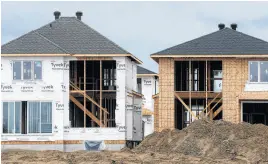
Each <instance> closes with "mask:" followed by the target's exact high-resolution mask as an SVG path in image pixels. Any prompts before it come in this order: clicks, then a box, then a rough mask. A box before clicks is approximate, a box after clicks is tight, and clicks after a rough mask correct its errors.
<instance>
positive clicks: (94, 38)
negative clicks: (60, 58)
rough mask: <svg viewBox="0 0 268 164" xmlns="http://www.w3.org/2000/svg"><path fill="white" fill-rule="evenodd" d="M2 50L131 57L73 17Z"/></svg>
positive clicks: (10, 52) (11, 42)
mask: <svg viewBox="0 0 268 164" xmlns="http://www.w3.org/2000/svg"><path fill="white" fill-rule="evenodd" d="M1 50H2V54H130V53H129V52H127V51H126V50H124V49H123V48H121V47H119V46H118V45H117V44H115V43H114V42H112V41H111V40H109V39H108V38H106V37H105V36H103V35H101V34H100V33H98V32H97V31H95V30H94V29H92V28H91V27H89V26H88V25H86V24H85V23H83V22H82V21H80V20H78V19H77V18H76V17H60V18H59V19H56V20H54V21H53V22H51V23H49V24H47V25H45V26H43V27H41V28H39V29H36V30H34V31H31V32H29V33H27V34H25V35H23V36H21V37H19V38H17V39H15V40H12V41H10V42H8V43H6V44H4V45H2V46H1Z"/></svg>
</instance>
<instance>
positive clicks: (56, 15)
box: [54, 11, 60, 20]
mask: <svg viewBox="0 0 268 164" xmlns="http://www.w3.org/2000/svg"><path fill="white" fill-rule="evenodd" d="M54 16H55V20H57V19H59V18H60V12H59V11H55V12H54Z"/></svg>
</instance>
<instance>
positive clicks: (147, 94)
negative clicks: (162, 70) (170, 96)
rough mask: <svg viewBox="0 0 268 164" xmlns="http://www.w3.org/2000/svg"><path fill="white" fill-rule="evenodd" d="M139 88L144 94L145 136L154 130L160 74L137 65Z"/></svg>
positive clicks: (143, 117) (143, 118)
mask: <svg viewBox="0 0 268 164" xmlns="http://www.w3.org/2000/svg"><path fill="white" fill-rule="evenodd" d="M137 90H138V92H139V93H141V94H143V96H144V98H143V105H142V120H143V122H144V136H147V135H149V134H151V133H152V132H153V131H154V100H153V98H152V96H153V95H156V94H157V93H158V75H157V73H155V72H152V71H150V70H148V69H145V68H143V67H141V66H137Z"/></svg>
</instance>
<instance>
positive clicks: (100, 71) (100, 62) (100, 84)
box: [100, 60, 102, 127]
mask: <svg viewBox="0 0 268 164" xmlns="http://www.w3.org/2000/svg"><path fill="white" fill-rule="evenodd" d="M100 106H101V107H102V60H100ZM100 122H101V123H102V110H100ZM101 127H102V126H101Z"/></svg>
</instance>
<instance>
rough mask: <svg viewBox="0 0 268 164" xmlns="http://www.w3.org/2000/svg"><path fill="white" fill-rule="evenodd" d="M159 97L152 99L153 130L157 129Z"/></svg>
mask: <svg viewBox="0 0 268 164" xmlns="http://www.w3.org/2000/svg"><path fill="white" fill-rule="evenodd" d="M158 112H159V97H155V98H154V129H155V131H158V129H159V113H158Z"/></svg>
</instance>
